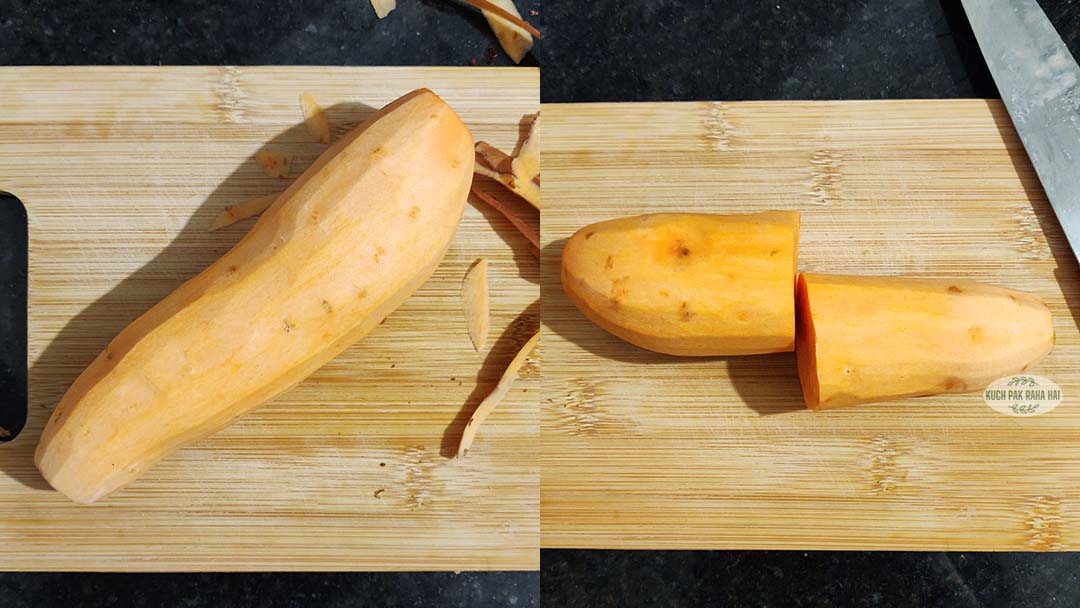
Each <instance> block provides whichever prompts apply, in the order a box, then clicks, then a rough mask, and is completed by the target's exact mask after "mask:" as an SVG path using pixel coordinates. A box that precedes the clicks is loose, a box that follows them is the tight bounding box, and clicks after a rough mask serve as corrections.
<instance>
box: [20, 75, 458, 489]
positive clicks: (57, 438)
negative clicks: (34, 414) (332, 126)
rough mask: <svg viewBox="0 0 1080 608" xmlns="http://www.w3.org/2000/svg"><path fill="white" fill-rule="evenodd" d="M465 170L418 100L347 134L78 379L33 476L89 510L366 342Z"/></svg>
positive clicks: (448, 134)
mask: <svg viewBox="0 0 1080 608" xmlns="http://www.w3.org/2000/svg"><path fill="white" fill-rule="evenodd" d="M472 163H473V150H472V136H471V134H470V133H469V131H468V129H467V128H466V127H465V125H464V124H463V123H462V122H461V120H460V119H459V118H458V117H457V115H456V114H454V112H453V110H451V109H450V107H449V106H447V105H446V104H445V103H444V102H443V101H442V100H441V99H439V98H438V97H437V96H436V95H435V94H434V93H432V92H430V91H427V90H419V91H415V92H413V93H410V94H408V95H406V96H404V97H402V98H400V99H398V100H397V101H395V102H393V103H391V104H390V105H388V106H387V107H385V108H383V109H382V110H381V111H379V112H377V113H375V115H373V116H372V117H371V118H370V119H369V120H368V121H366V122H365V123H363V124H361V125H359V126H357V127H356V128H355V129H353V131H351V132H350V133H348V134H347V135H346V136H344V137H343V138H341V139H340V140H339V141H338V142H336V143H335V144H334V145H333V146H332V147H331V148H330V149H328V150H327V151H326V152H325V153H324V154H323V155H322V156H320V157H319V158H318V159H317V160H316V161H315V163H314V164H313V165H312V166H311V168H309V169H308V170H307V171H306V172H305V173H304V175H302V176H301V177H300V178H299V179H298V180H297V181H296V182H295V183H293V184H292V185H291V186H290V187H289V188H288V190H286V191H285V193H283V194H282V195H281V196H280V197H279V198H278V199H277V200H276V201H275V203H274V204H273V205H272V206H271V207H270V208H269V209H267V211H266V212H265V213H264V214H263V215H262V216H261V217H260V219H259V220H258V222H257V223H256V224H255V226H254V227H253V228H252V230H251V232H249V233H248V234H247V235H246V236H245V237H244V238H243V239H242V240H241V241H240V242H239V243H238V244H237V245H236V246H235V247H233V248H232V249H231V250H230V251H229V252H228V253H226V254H225V255H224V256H222V257H221V258H220V259H219V260H218V261H217V262H215V263H214V264H212V265H211V266H210V267H208V268H207V269H206V270H204V271H203V272H202V273H200V274H199V275H198V276H196V277H194V278H193V279H191V280H189V281H187V282H186V283H184V284H183V285H181V286H180V287H179V288H178V289H177V290H176V291H174V292H173V293H172V294H170V295H169V296H167V297H166V298H165V299H163V300H162V301H161V302H159V303H158V304H156V305H155V306H153V307H152V308H151V309H150V310H148V311H147V312H146V313H144V314H143V315H142V316H140V317H139V318H138V319H136V320H135V321H134V322H133V323H131V325H129V326H128V327H127V328H125V329H124V330H123V331H121V332H120V334H119V335H118V336H116V338H115V339H113V340H112V342H111V343H110V344H109V345H108V346H107V347H106V349H105V350H104V351H103V352H102V353H101V354H100V355H99V356H98V357H97V358H96V359H95V360H94V361H93V362H92V363H91V364H90V366H89V367H87V368H86V370H85V371H84V372H83V373H82V374H81V375H80V376H79V377H78V378H77V379H76V380H75V382H74V383H73V384H72V385H71V387H70V388H69V389H68V391H67V393H66V394H65V395H64V397H63V398H62V399H61V401H60V404H59V405H58V406H57V407H56V409H55V410H54V412H53V415H52V417H51V418H50V420H49V422H48V424H47V425H46V427H45V429H44V431H43V434H42V437H41V440H40V443H39V444H38V447H37V451H36V454H35V462H36V464H37V466H38V469H39V470H40V471H41V472H42V475H44V477H45V479H46V480H48V481H49V483H50V484H52V486H53V487H54V488H56V489H57V490H59V491H61V492H63V493H64V494H65V495H67V496H68V497H69V498H71V499H72V500H74V501H76V502H80V503H89V502H93V501H95V500H98V499H100V498H101V497H103V496H105V495H107V494H109V493H111V492H113V491H115V490H116V489H118V488H120V487H122V486H124V485H126V484H127V483H129V482H131V481H132V480H134V479H135V478H137V477H138V476H139V475H141V474H142V473H143V472H144V471H146V470H147V469H148V468H150V467H151V466H153V465H154V464H155V463H156V462H158V461H159V460H160V459H161V458H163V457H165V456H166V455H168V454H169V453H171V452H172V451H174V450H176V449H177V448H179V447H181V446H183V445H185V444H187V443H190V442H192V441H194V440H196V439H199V438H201V437H204V436H206V435H208V434H211V433H213V432H216V431H218V430H220V429H221V428H223V427H224V426H226V425H228V424H229V423H230V422H232V421H233V420H235V419H236V418H238V417H239V416H241V415H243V414H244V413H246V412H248V411H249V410H251V409H253V408H255V407H257V406H258V405H260V404H262V403H264V402H265V401H267V400H269V399H271V398H273V397H274V396H275V395H278V394H279V393H281V392H283V391H285V390H286V389H288V388H289V387H291V386H293V385H294V384H296V383H298V382H299V381H301V380H303V379H304V378H305V377H307V376H308V375H310V374H311V373H312V372H313V371H315V370H316V369H318V368H319V367H321V366H322V365H323V364H324V363H326V362H327V361H329V360H330V359H331V358H333V357H334V356H336V355H337V354H338V353H340V352H341V351H342V350H344V349H345V348H347V347H348V346H349V345H351V344H352V343H354V342H356V341H357V340H358V339H360V338H361V337H363V336H364V335H365V334H367V333H368V332H369V331H371V330H372V329H373V328H374V327H376V326H377V325H378V324H379V323H380V322H381V321H382V320H383V319H384V318H385V317H386V316H387V315H389V314H390V313H391V312H392V311H393V310H394V309H395V308H397V307H398V306H399V305H400V304H401V303H402V302H404V301H405V300H406V299H407V298H408V297H409V296H410V295H411V294H412V293H413V292H414V291H415V290H416V289H417V288H418V287H419V286H420V285H421V284H423V283H424V282H425V281H426V280H427V278H428V277H429V276H430V275H431V273H432V272H433V271H434V269H435V267H436V266H437V265H438V263H439V261H440V260H441V259H442V256H443V254H444V253H445V251H446V249H447V247H448V246H449V244H450V242H451V240H452V239H453V235H454V232H455V231H456V228H457V224H458V221H459V219H460V217H461V214H462V211H463V209H464V204H465V200H466V197H467V195H468V190H469V187H470V184H471V181H472V171H473V167H472Z"/></svg>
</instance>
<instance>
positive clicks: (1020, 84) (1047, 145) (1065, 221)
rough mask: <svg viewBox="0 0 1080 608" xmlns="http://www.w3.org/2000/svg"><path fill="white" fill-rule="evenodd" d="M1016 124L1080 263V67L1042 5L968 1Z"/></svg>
mask: <svg viewBox="0 0 1080 608" xmlns="http://www.w3.org/2000/svg"><path fill="white" fill-rule="evenodd" d="M962 1H963V4H964V10H965V11H966V12H967V16H968V21H969V22H970V23H971V29H972V30H973V31H974V32H975V38H976V39H977V40H978V41H979V48H980V49H981V50H982V54H983V57H984V58H985V59H986V64H987V66H989V68H990V74H991V75H993V77H994V82H995V83H996V84H997V87H998V90H999V91H1000V92H1001V98H1002V100H1003V101H1004V102H1005V107H1006V109H1008V111H1009V116H1011V117H1012V121H1013V125H1015V126H1016V131H1017V132H1018V133H1019V134H1020V140H1021V141H1023V142H1024V148H1025V149H1026V150H1027V154H1028V158H1030V159H1031V164H1032V165H1034V166H1035V172H1036V173H1038V175H1039V181H1040V182H1042V185H1043V189H1044V190H1046V196H1047V198H1049V199H1050V205H1051V206H1052V207H1053V208H1054V213H1055V214H1057V217H1058V221H1059V222H1061V227H1062V228H1063V229H1064V230H1065V236H1066V238H1068V240H1069V246H1070V247H1072V250H1073V255H1074V256H1076V257H1077V259H1080V67H1078V66H1077V65H1076V60H1075V59H1073V56H1072V55H1071V54H1070V53H1069V49H1068V48H1067V47H1066V46H1065V43H1064V42H1062V41H1061V36H1059V35H1058V33H1057V31H1056V30H1055V29H1054V26H1053V25H1052V24H1051V23H1050V20H1049V19H1047V17H1046V13H1044V12H1043V10H1042V9H1041V8H1039V5H1038V3H1037V2H1036V1H1035V0H962Z"/></svg>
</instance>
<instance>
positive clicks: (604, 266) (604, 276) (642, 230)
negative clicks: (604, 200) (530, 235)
mask: <svg viewBox="0 0 1080 608" xmlns="http://www.w3.org/2000/svg"><path fill="white" fill-rule="evenodd" d="M798 240H799V214H798V213H796V212H788V211H767V212H764V213H755V214H750V215H710V214H700V213H678V214H669V213H664V214H655V215H642V216H636V217H627V218H620V219H615V220H609V221H605V222H600V223H597V224H592V225H591V226H586V227H584V228H582V229H581V230H579V231H578V232H577V233H576V234H574V235H573V236H572V237H571V238H570V239H569V240H568V241H567V243H566V246H565V248H564V249H563V254H562V284H563V289H564V290H565V291H566V294H567V296H568V297H569V298H570V301H571V302H573V303H574V305H575V306H577V307H578V309H580V310H581V312H582V313H583V314H584V315H585V316H586V317H588V318H589V319H590V320H591V321H592V322H593V323H596V324H597V325H599V326H600V327H602V328H604V329H606V330H607V331H609V332H611V333H613V334H615V335H616V336H618V337H620V338H622V339H623V340H626V341H627V342H630V343H631V344H635V345H637V346H640V347H642V348H646V349H648V350H652V351H657V352H661V353H667V354H671V355H683V356H708V355H751V354H760V353H774V352H785V351H791V350H794V348H795V298H794V294H795V263H796V257H797V249H798Z"/></svg>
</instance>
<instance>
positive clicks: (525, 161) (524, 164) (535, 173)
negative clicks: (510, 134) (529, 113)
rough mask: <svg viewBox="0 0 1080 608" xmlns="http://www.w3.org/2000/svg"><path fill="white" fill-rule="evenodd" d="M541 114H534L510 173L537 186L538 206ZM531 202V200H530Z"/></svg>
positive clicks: (528, 183) (538, 199) (537, 202)
mask: <svg viewBox="0 0 1080 608" xmlns="http://www.w3.org/2000/svg"><path fill="white" fill-rule="evenodd" d="M539 127H540V115H539V114H535V115H533V118H532V122H530V123H529V132H528V133H527V134H526V135H525V141H523V142H521V149H520V150H518V153H517V156H515V157H514V160H513V162H511V163H510V173H512V174H513V176H514V178H515V179H516V180H517V181H518V182H524V183H525V184H527V185H528V186H530V187H532V186H535V187H536V203H535V206H536V207H537V208H539V207H540V129H539ZM526 200H528V199H526ZM530 202H531V201H530Z"/></svg>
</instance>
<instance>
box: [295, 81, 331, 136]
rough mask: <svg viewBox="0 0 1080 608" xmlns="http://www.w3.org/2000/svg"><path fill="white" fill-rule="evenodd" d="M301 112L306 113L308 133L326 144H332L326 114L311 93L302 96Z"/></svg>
mask: <svg viewBox="0 0 1080 608" xmlns="http://www.w3.org/2000/svg"><path fill="white" fill-rule="evenodd" d="M300 110H301V111H302V112H303V113H304V126H306V127H307V130H308V133H311V136H312V137H314V138H315V140H316V141H320V142H322V143H324V144H328V143H330V123H329V122H327V120H326V112H323V109H322V106H320V105H319V102H317V101H315V96H314V95H312V94H311V93H310V92H309V91H304V92H303V93H301V94H300Z"/></svg>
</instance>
